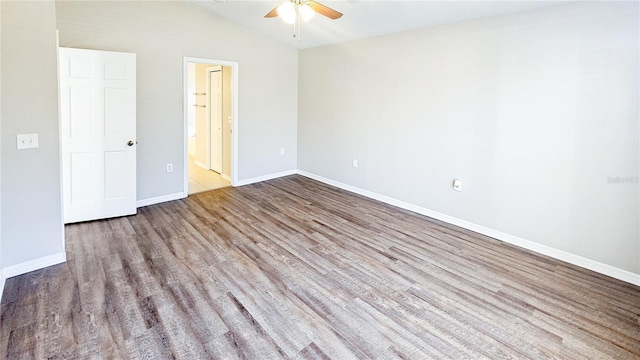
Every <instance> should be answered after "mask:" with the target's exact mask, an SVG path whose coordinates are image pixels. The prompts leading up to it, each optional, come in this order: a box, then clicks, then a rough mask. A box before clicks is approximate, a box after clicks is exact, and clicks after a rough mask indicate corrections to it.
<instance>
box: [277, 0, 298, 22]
mask: <svg viewBox="0 0 640 360" xmlns="http://www.w3.org/2000/svg"><path fill="white" fill-rule="evenodd" d="M278 16H280V18H281V19H282V21H284V22H285V23H287V24H295V23H296V8H295V6H294V5H293V3H292V2H291V1H287V2H285V3H282V5H280V6H278Z"/></svg>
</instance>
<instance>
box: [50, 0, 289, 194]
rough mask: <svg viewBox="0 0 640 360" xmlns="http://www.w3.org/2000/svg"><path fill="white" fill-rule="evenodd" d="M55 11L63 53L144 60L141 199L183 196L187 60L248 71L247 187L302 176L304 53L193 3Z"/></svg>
mask: <svg viewBox="0 0 640 360" xmlns="http://www.w3.org/2000/svg"><path fill="white" fill-rule="evenodd" d="M56 7H57V20H58V29H59V30H60V45H61V46H66V47H77V48H90V49H98V50H112V51H125V52H135V53H136V54H137V60H138V63H137V70H138V79H137V80H138V82H137V91H138V93H137V96H138V108H137V115H138V116H137V121H138V123H137V124H138V126H137V128H138V129H137V131H138V141H139V146H138V162H137V163H138V187H137V188H138V199H148V198H153V197H157V196H162V195H167V194H173V193H178V192H181V191H182V190H183V166H184V165H185V164H184V157H183V141H184V139H183V126H184V120H183V108H182V101H183V94H182V93H183V69H182V66H183V65H182V62H183V56H189V57H200V58H209V59H214V60H228V61H237V62H238V63H239V78H238V79H239V114H238V117H239V126H240V128H239V136H240V138H239V144H238V146H239V154H238V156H239V169H237V171H238V178H239V180H243V179H248V178H252V177H256V176H261V175H267V174H272V173H277V172H281V171H287V170H292V169H295V168H296V164H297V159H296V153H297V150H296V145H297V141H296V137H297V133H296V131H297V130H296V123H297V101H298V100H297V97H298V51H297V50H296V49H292V48H289V47H287V46H286V45H284V44H282V43H279V42H277V41H275V40H272V39H270V38H267V37H265V36H263V35H261V34H259V33H257V32H254V31H251V30H246V29H244V28H242V27H240V26H238V25H236V24H234V23H231V22H229V21H227V20H224V19H222V18H220V17H217V16H214V15H210V14H207V13H206V11H205V10H203V9H201V8H199V7H197V6H195V5H191V4H188V3H184V2H165V1H158V2H154V1H151V2H135V1H127V2H120V1H106V2H100V1H96V2H94V1H91V2H82V1H58V2H56ZM282 147H284V148H286V149H287V153H286V155H285V156H280V148H282ZM166 163H173V164H174V168H175V171H174V172H173V173H166V166H165V165H166Z"/></svg>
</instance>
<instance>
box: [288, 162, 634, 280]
mask: <svg viewBox="0 0 640 360" xmlns="http://www.w3.org/2000/svg"><path fill="white" fill-rule="evenodd" d="M297 173H298V174H300V175H302V176H305V177H308V178H310V179H314V180H317V181H320V182H322V183H325V184H328V185H331V186H335V187H337V188H340V189H343V190H347V191H350V192H353V193H356V194H359V195H362V196H366V197H368V198H371V199H374V200H378V201H381V202H383V203H387V204H390V205H393V206H397V207H400V208H403V209H406V210H409V211H413V212H415V213H418V214H421V215H425V216H428V217H431V218H434V219H437V220H441V221H444V222H446V223H449V224H452V225H456V226H460V227H462V228H465V229H467V230H471V231H475V232H477V233H480V234H482V235H486V236H489V237H492V238H495V239H498V240H501V241H504V242H506V243H509V244H513V245H516V246H519V247H522V248H525V249H527V250H531V251H534V252H536V253H539V254H542V255H546V256H550V257H552V258H554V259H557V260H562V261H565V262H568V263H570V264H573V265H577V266H580V267H583V268H585V269H589V270H592V271H595V272H597V273H600V274H604V275H607V276H611V277H612V278H616V279H618V280H622V281H625V282H628V283H631V284H634V285H638V286H640V274H635V273H632V272H630V271H627V270H623V269H620V268H617V267H614V266H611V265H607V264H604V263H601V262H598V261H595V260H591V259H587V258H585V257H582V256H579V255H575V254H572V253H569V252H566V251H563V250H558V249H556V248H553V247H550V246H547V245H542V244H539V243H537V242H534V241H531V240H527V239H523V238H520V237H517V236H513V235H510V234H507V233H503V232H501V231H497V230H493V229H490V228H487V227H484V226H482V225H477V224H474V223H471V222H468V221H465V220H462V219H458V218H456V217H453V216H449V215H446V214H443V213H440V212H437V211H433V210H430V209H427V208H423V207H420V206H417V205H414V204H410V203H407V202H404V201H401V200H397V199H394V198H392V197H389V196H385V195H380V194H378V193H374V192H372V191H368V190H364V189H360V188H358V187H355V186H351V185H347V184H344V183H341V182H338V181H334V180H331V179H328V178H325V177H322V176H319V175H316V174H312V173H309V172H307V171H303V170H298V171H297Z"/></svg>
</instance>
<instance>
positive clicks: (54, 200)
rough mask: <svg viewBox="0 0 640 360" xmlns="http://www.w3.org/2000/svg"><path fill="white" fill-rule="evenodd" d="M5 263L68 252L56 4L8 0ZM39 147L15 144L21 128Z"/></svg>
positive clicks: (1, 189)
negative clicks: (62, 186)
mask: <svg viewBox="0 0 640 360" xmlns="http://www.w3.org/2000/svg"><path fill="white" fill-rule="evenodd" d="M1 16H2V32H1V35H0V36H1V38H2V40H1V46H2V54H1V57H2V60H0V61H1V64H2V68H1V74H2V75H1V80H2V81H1V84H2V86H1V88H2V90H1V92H0V93H1V98H2V100H1V101H2V110H1V118H2V123H1V125H0V137H1V150H0V154H1V159H2V160H1V162H0V167H1V170H0V171H1V172H2V179H1V180H2V181H0V193H1V194H2V199H1V202H0V209H2V211H1V214H2V219H1V222H0V223H1V229H0V233H1V234H2V238H1V241H2V244H1V247H2V255H1V256H2V261H1V262H2V266H3V268H6V267H8V266H12V265H17V264H20V263H23V262H26V261H30V260H34V259H38V258H41V257H45V256H49V255H54V254H60V253H62V252H63V244H64V243H63V229H62V211H61V205H60V204H61V195H60V146H59V135H58V82H57V73H58V70H57V58H56V17H55V5H54V3H53V2H26V1H25V2H22V1H21V2H13V1H3V2H2V15H1ZM20 133H38V134H39V142H40V147H39V148H38V149H29V150H16V134H20Z"/></svg>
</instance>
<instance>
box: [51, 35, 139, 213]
mask: <svg viewBox="0 0 640 360" xmlns="http://www.w3.org/2000/svg"><path fill="white" fill-rule="evenodd" d="M59 56H60V61H59V66H60V69H59V73H60V74H59V75H60V116H61V121H60V124H61V145H62V177H63V197H64V222H65V223H72V222H80V221H88V220H95V219H103V218H110V217H116V216H124V215H132V214H135V213H136V55H135V54H132V53H119V52H109V51H97V50H84V49H72V48H60V49H59Z"/></svg>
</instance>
